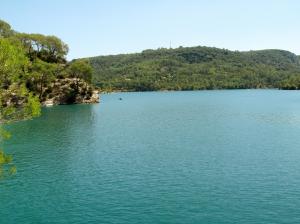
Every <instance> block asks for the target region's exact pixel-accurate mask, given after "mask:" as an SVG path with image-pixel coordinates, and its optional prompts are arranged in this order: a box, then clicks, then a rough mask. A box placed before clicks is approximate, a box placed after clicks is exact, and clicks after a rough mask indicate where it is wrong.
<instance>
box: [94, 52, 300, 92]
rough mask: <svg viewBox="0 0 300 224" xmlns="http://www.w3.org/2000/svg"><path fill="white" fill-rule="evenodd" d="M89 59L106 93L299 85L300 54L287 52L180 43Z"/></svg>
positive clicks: (99, 84) (97, 82) (299, 87)
mask: <svg viewBox="0 0 300 224" xmlns="http://www.w3.org/2000/svg"><path fill="white" fill-rule="evenodd" d="M89 60H90V63H91V65H92V66H93V67H94V75H93V81H94V83H95V84H96V85H97V86H99V87H100V88H101V89H102V90H105V91H113V90H123V91H152V90H197V89H244V88H282V89H300V58H299V56H297V55H295V54H293V53H291V52H288V51H284V50H260V51H247V52H239V51H230V50H226V49H218V48H211V47H189V48H185V47H180V48H176V49H165V48H161V49H157V50H145V51H143V52H142V53H136V54H121V55H111V56H98V57H92V58H89Z"/></svg>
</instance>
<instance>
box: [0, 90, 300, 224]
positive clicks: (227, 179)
mask: <svg viewBox="0 0 300 224" xmlns="http://www.w3.org/2000/svg"><path fill="white" fill-rule="evenodd" d="M120 97H121V98H123V100H119V98H120ZM9 128H10V130H11V131H12V133H13V138H12V139H10V140H9V141H8V142H7V143H6V145H5V147H6V149H7V150H8V151H9V152H11V153H13V154H14V159H15V163H16V165H17V168H18V173H17V175H15V176H14V177H13V178H9V179H6V180H4V181H1V182H0V223H1V224H19V223H22V224H27V223H28V224H29V223H30V224H31V223H72V224H77V223H121V224H122V223H128V224H129V223H130V224H135V223H136V224H141V223H143V224H148V223H149V224H154V223H182V224H190V223H191V224H194V223H195V224H196V223H197V224H198V223H209V224H223V223H243V224H247V223H266V224H267V223H268V224H269V223H293V224H295V223H300V92H298V91H277V90H234V91H200V92H160V93H158V92H151V93H119V94H110V95H103V96H102V102H101V104H98V105H72V106H57V107H52V108H47V109H44V110H43V115H42V117H40V118H38V119H35V120H32V121H25V122H19V123H17V124H14V125H12V126H10V127H9Z"/></svg>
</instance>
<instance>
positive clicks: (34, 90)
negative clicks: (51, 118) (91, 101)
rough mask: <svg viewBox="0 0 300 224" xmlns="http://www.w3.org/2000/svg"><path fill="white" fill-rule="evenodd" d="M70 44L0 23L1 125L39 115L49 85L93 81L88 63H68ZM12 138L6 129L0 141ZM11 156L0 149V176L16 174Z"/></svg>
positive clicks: (76, 61) (1, 21) (1, 132)
mask: <svg viewBox="0 0 300 224" xmlns="http://www.w3.org/2000/svg"><path fill="white" fill-rule="evenodd" d="M68 51H69V48H68V45H67V44H66V43H64V42H63V41H62V40H61V39H59V38H58V37H56V36H52V35H51V36H47V35H42V34H28V33H20V32H17V31H15V30H13V29H12V28H11V26H10V25H9V24H8V23H7V22H5V21H3V20H0V125H1V126H3V124H6V123H9V122H11V121H15V120H21V119H29V118H32V117H36V116H39V115H40V113H41V104H40V103H41V102H42V101H43V100H45V96H46V94H47V92H46V91H45V89H47V86H49V85H50V84H51V82H53V81H54V80H57V79H63V78H76V79H78V80H79V79H84V80H85V81H86V82H91V78H92V77H91V75H92V68H91V66H90V65H89V62H88V61H87V60H74V61H71V62H68V61H67V59H66V55H67V53H68ZM8 137H9V133H7V132H6V131H5V130H3V128H2V129H1V130H0V141H3V140H4V139H6V138H8ZM9 163H11V157H10V156H8V155H6V154H5V153H4V152H3V150H0V177H1V176H3V175H4V173H5V170H6V171H8V170H10V171H11V172H13V171H14V170H15V168H14V167H10V166H8V165H7V164H9Z"/></svg>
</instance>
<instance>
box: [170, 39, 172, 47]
mask: <svg viewBox="0 0 300 224" xmlns="http://www.w3.org/2000/svg"><path fill="white" fill-rule="evenodd" d="M170 49H172V42H171V41H170Z"/></svg>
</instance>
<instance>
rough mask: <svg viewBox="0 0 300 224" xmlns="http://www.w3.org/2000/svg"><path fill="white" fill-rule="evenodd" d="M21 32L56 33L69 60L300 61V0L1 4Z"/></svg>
mask: <svg viewBox="0 0 300 224" xmlns="http://www.w3.org/2000/svg"><path fill="white" fill-rule="evenodd" d="M0 18H1V19H4V20H6V21H7V22H9V23H10V24H11V25H12V26H13V28H14V29H15V30H17V31H22V32H28V33H43V34H54V35H56V36H58V37H60V38H61V39H62V40H63V41H65V42H66V43H67V44H68V45H69V47H70V52H69V55H68V59H73V58H78V57H87V56H96V55H107V54H117V53H131V52H140V51H142V50H144V49H149V48H152V49H153V48H154V49H156V48H159V47H169V43H170V41H171V43H172V47H178V46H180V45H182V46H198V45H202V46H214V47H220V48H228V49H231V50H249V49H252V50H254V49H267V48H273V49H274V48H276V49H285V50H289V51H292V52H294V53H296V54H300V1H297V0H248V1H243V0H239V1H238V0H206V1H204V0H203V1H202V0H0Z"/></svg>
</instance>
